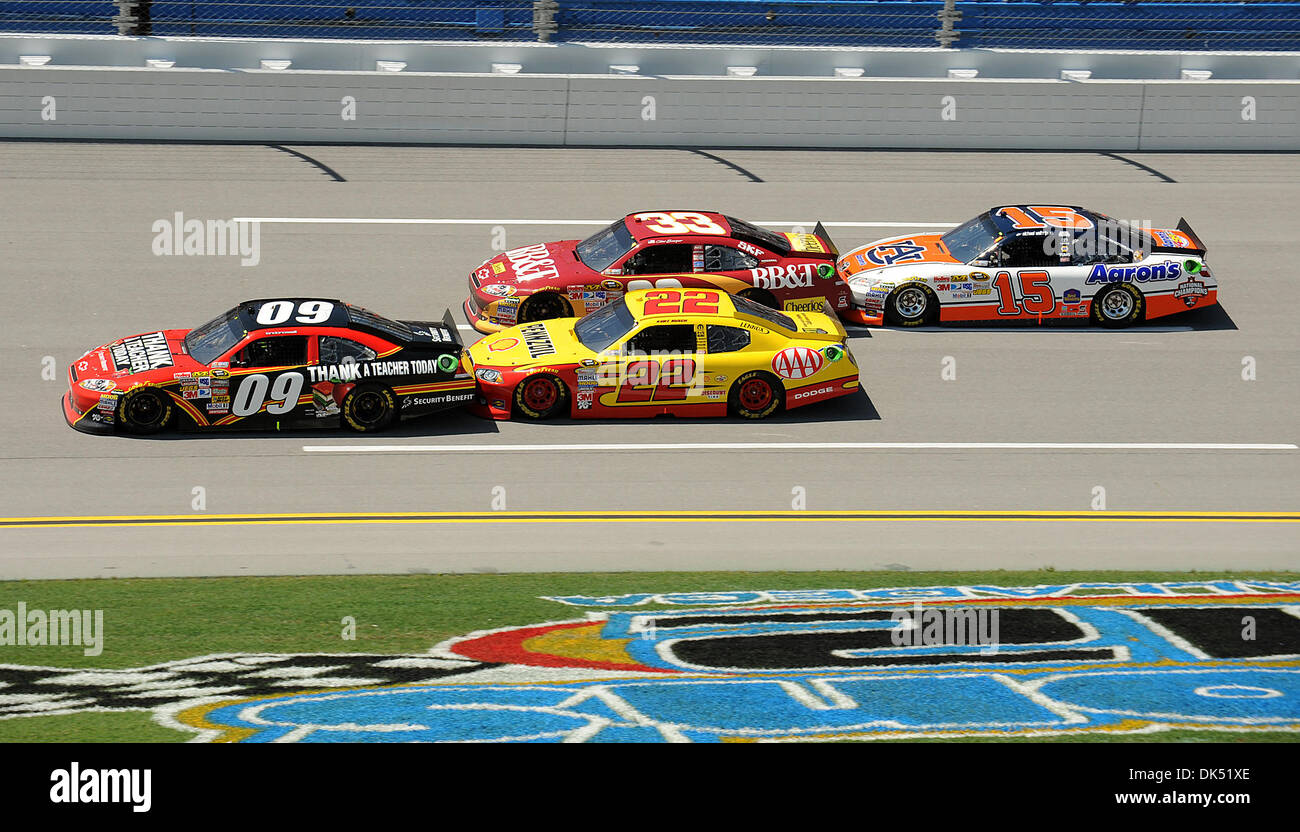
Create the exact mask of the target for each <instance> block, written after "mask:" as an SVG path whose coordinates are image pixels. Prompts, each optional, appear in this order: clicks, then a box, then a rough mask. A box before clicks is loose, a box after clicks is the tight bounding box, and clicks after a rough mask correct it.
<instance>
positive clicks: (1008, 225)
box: [988, 202, 1097, 235]
mask: <svg viewBox="0 0 1300 832" xmlns="http://www.w3.org/2000/svg"><path fill="white" fill-rule="evenodd" d="M1004 208H1015V209H1017V210H1020V211H1028V210H1029V209H1030V208H1062V209H1066V210H1069V211H1075V212H1077V213H1079V214H1082V215H1083V216H1085V217H1087V218H1088V219H1089V220H1092V221H1093V222H1096V221H1097V215H1096V214H1095V213H1094V212H1092V211H1089V210H1088V209H1087V208H1084V207H1083V206H1081V205H1063V204H1061V203H1058V202H1033V203H1029V202H1025V203H1021V204H1011V205H996V206H994V207H992V208H990V209H989V211H988V217H989V221H990V222H992V223H993V225H994V227H995V228H997V230H998V231H1000V232H1002V233H1003V234H1007V235H1012V234H1042V233H1043V232H1044V231H1046V230H1049V229H1050V228H1051V226H1047V227H1045V228H1016V222H1015V220H1013V219H1012V218H1010V217H1008V216H1006V215H1000V214H999V213H998V212H999V211H1001V210H1002V209H1004Z"/></svg>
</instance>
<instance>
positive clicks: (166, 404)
mask: <svg viewBox="0 0 1300 832" xmlns="http://www.w3.org/2000/svg"><path fill="white" fill-rule="evenodd" d="M172 414H173V409H172V403H171V400H170V398H169V397H168V396H167V394H166V393H164V392H163V391H161V390H159V389H157V388H154V387H137V388H135V389H134V390H131V391H129V392H127V394H126V395H125V396H123V397H122V401H120V402H119V403H118V405H117V419H118V423H119V424H120V425H121V426H122V429H123V430H125V431H127V432H128V433H137V434H141V435H148V434H151V433H158V432H159V431H160V430H162V429H163V428H165V427H167V425H168V424H169V423H170V422H171V420H172Z"/></svg>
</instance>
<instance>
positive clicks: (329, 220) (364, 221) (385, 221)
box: [234, 217, 961, 228]
mask: <svg viewBox="0 0 1300 832" xmlns="http://www.w3.org/2000/svg"><path fill="white" fill-rule="evenodd" d="M234 221H235V222H259V223H325V224H352V225H600V226H604V225H609V224H610V223H611V222H612V220H476V219H424V218H418V217H234ZM816 224H817V222H816V221H815V220H814V221H809V222H797V221H792V220H761V221H759V222H756V223H755V225H802V226H804V227H805V228H811V227H813V226H815V225H816ZM960 224H961V223H958V222H823V223H822V225H824V226H826V227H827V228H954V227H956V226H958V225H960Z"/></svg>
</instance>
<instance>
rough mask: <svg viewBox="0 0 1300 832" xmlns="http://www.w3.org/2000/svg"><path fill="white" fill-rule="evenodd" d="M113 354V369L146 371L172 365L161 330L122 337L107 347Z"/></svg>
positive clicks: (169, 351) (165, 339) (170, 355)
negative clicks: (119, 340)
mask: <svg viewBox="0 0 1300 832" xmlns="http://www.w3.org/2000/svg"><path fill="white" fill-rule="evenodd" d="M109 354H110V355H112V356H113V369H115V370H118V371H121V370H130V371H131V372H132V373H146V372H148V371H150V370H157V369H158V368H159V367H170V366H172V351H171V348H170V347H168V346H167V336H166V335H165V334H163V333H161V332H151V333H149V334H148V335H136V336H134V337H131V338H123V339H122V341H121V342H119V343H117V344H114V345H113V346H112V347H110V348H109Z"/></svg>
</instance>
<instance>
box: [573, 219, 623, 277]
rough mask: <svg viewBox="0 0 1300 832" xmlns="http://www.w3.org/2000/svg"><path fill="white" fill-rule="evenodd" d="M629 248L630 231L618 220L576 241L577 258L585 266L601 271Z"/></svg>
mask: <svg viewBox="0 0 1300 832" xmlns="http://www.w3.org/2000/svg"><path fill="white" fill-rule="evenodd" d="M631 250H632V232H631V231H628V230H627V226H626V225H624V224H623V221H622V220H619V221H618V222H616V223H614V224H613V225H611V226H610V227H609V228H602V229H601V230H600V231H597V232H596V233H595V234H592V235H591V236H590V237H588V238H587V239H585V240H583V241H582V242H581V243H578V259H579V260H581V261H582V262H583V263H584V264H585V265H586V266H587V268H589V269H594V270H595V271H598V272H603V271H605V269H608V268H609V267H610V266H611V265H612V264H613V263H614V261H615V260H617V259H618V258H620V257H622V256H623V255H624V254H627V253H628V252H629V251H631Z"/></svg>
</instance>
